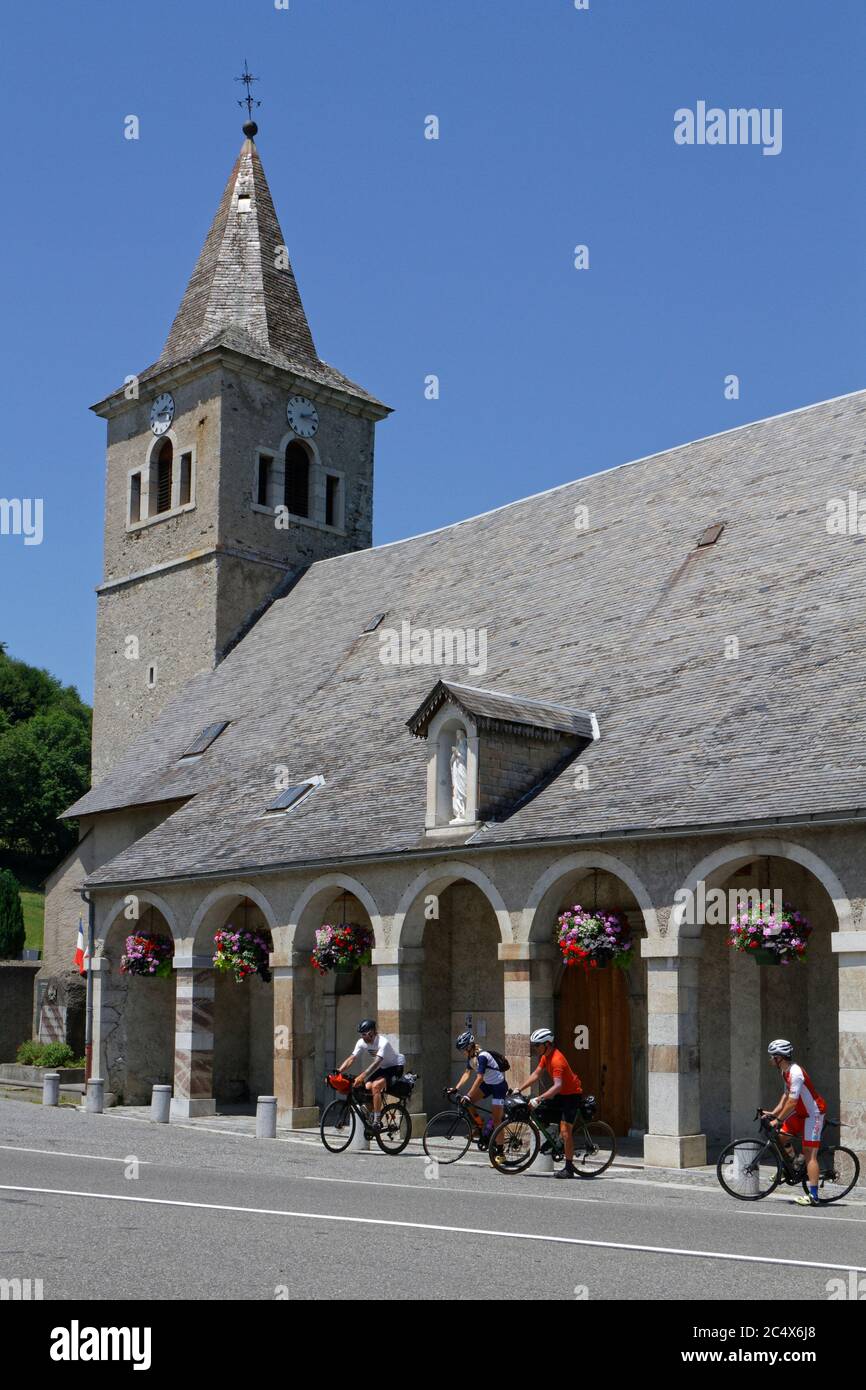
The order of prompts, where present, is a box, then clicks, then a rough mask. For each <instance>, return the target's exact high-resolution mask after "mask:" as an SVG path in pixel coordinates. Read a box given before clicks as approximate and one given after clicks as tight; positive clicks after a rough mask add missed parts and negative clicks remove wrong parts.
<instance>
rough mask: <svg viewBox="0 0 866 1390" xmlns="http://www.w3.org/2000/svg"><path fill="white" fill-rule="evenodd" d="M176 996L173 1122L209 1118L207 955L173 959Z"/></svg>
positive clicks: (210, 984)
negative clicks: (191, 1118) (194, 1117)
mask: <svg viewBox="0 0 866 1390" xmlns="http://www.w3.org/2000/svg"><path fill="white" fill-rule="evenodd" d="M174 968H175V970H176V971H177V976H176V980H177V995H176V1003H175V1024H174V1094H173V1096H172V1101H171V1114H172V1116H173V1118H175V1119H188V1118H190V1117H191V1116H194V1115H213V1114H214V1113H215V1111H216V1102H215V1101H214V1097H213V1012H214V983H215V982H214V972H213V960H212V958H211V957H210V956H204V955H202V956H175V958H174Z"/></svg>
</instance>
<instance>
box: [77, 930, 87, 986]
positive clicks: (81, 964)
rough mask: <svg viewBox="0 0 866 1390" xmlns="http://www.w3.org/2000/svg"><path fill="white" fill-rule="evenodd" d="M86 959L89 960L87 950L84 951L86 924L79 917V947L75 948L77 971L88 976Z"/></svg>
mask: <svg viewBox="0 0 866 1390" xmlns="http://www.w3.org/2000/svg"><path fill="white" fill-rule="evenodd" d="M86 959H87V953H86V951H85V949H84V923H83V922H82V920H81V918H80V917H79V919H78V942H77V945H76V947H75V965H76V968H77V970H78V973H79V975H86V974H87V968H86V966H85V961H86Z"/></svg>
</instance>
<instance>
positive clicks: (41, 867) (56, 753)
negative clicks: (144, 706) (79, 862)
mask: <svg viewBox="0 0 866 1390" xmlns="http://www.w3.org/2000/svg"><path fill="white" fill-rule="evenodd" d="M2 645H3V644H2V643H0V647H2ZM89 765H90V709H89V708H88V706H87V705H85V704H84V702H83V701H82V699H81V698H80V696H79V694H78V692H77V690H75V689H74V687H72V686H64V685H61V683H60V681H58V680H56V679H55V677H54V676H51V675H49V673H48V672H47V671H41V670H38V669H37V668H36V667H35V666H28V665H27V663H26V662H23V661H15V660H13V659H12V658H11V657H10V656H8V655H7V654H6V653H5V652H3V651H0V862H2V857H3V856H5V858H6V862H7V863H10V862H11V863H12V864H13V865H14V866H15V867H16V868H17V869H18V871H19V872H20V873H22V874H23V876H24V878H25V880H26V881H27V882H30V881H37V880H38V879H39V878H41V877H43V876H44V874H45V872H47V870H48V869H49V868H50V867H51V865H52V864H53V863H56V862H57V861H58V860H59V859H61V858H62V857H63V855H64V854H65V853H66V852H67V851H68V850H69V849H71V847H72V846H73V845H74V843H75V841H76V838H77V832H76V828H75V824H74V822H73V823H70V822H68V821H60V820H58V817H59V816H60V815H61V814H62V812H63V811H65V810H66V808H67V807H68V806H70V805H71V804H72V803H73V802H74V801H77V800H78V798H79V797H81V796H83V794H84V792H85V791H86V790H87V788H88V787H89V785H90V766H89Z"/></svg>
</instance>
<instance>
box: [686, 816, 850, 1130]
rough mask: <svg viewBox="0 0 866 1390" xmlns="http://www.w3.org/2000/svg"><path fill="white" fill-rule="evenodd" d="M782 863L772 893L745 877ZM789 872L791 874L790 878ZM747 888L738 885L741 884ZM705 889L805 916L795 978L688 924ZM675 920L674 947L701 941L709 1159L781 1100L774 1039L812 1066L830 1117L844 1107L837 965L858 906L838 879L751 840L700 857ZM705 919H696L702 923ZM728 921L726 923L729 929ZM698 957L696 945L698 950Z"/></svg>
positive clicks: (815, 860) (718, 930)
mask: <svg viewBox="0 0 866 1390" xmlns="http://www.w3.org/2000/svg"><path fill="white" fill-rule="evenodd" d="M764 859H769V860H773V861H776V863H775V867H774V868H773V869H772V871H771V872H772V879H771V882H770V883H766V882H765V881H764V876H763V875H762V874H760V873H759V874H758V876H757V882H756V883H754V884H751V883H750V882H749V880H750V879H751V877H752V875H746V874H745V873H744V872H742V871H744V870H745V869H746V868H747V866H748V865H750V864H752V863H754V862H755V861H758V862H760V861H762V860H764ZM786 866H787V872H786ZM740 879H741V880H742V882H741V883H737V880H740ZM699 884H704V885H705V888H706V889H713V888H722V887H725V886H727V888H728V889H731V888H732V887H749V886H754V887H760V888H766V887H773V888H778V889H781V890H782V891H783V892H784V896H785V899H786V900H788V899H789V897H790V900H791V901H792V902H794V903H795V905H797V906H799V907H800V908H801V909H802V910H804V912H805V915H806V916H807V917H808V918H809V920H810V922H811V924H812V927H813V935H812V937H811V939H810V943H809V948H808V953H807V958H806V960H805V962H804V963H803V964H801V965H797V966H796V967H793V968H790V969H779V968H775V969H774V968H772V967H765V966H759V965H757V964H756V963H755V961H754V960H749V959H748V958H747V957H746V956H744V955H742V954H741V953H739V952H736V951H731V950H729V949H728V948H727V944H726V943H727V930H726V928H724V927H720V926H718V925H715V924H712V925H711V924H710V923H706V924H705V923H702V922H701V921H699V920H696V921H694V922H689V921H687V920H686V917H687V916H688V915H689V914H688V911H687V908H688V899H686V898H685V894H686V893H687V892H688V893H689V894H697V891H698V885H699ZM677 897H678V899H679V901H676V903H675V906H674V909H673V912H672V914H671V937H672V943H671V944H672V946H673V947H674V948H675V947H676V942H677V941H680V942H681V943H683V945H684V946H685V945H686V944H687V943H690V942H693V941H694V940H695V939H698V940H699V941H700V946H699V947H698V948H697V949H698V950H700V957H699V960H698V968H697V980H696V983H697V998H696V1007H697V1020H696V1021H697V1025H698V1033H697V1041H698V1046H699V1055H700V1129H701V1130H702V1131H703V1132H704V1133H706V1135H707V1140H708V1143H709V1146H710V1151H711V1152H712V1151H714V1150H715V1149H716V1148H717V1147H718V1146H719V1145H721V1144H722V1143H725V1142H727V1140H728V1139H730V1138H731V1137H732V1136H734V1135H735V1134H739V1133H742V1132H744V1131H746V1130H747V1129H748V1128H749V1126H750V1124H751V1120H752V1116H753V1115H754V1112H755V1108H756V1107H757V1106H759V1105H760V1106H764V1107H768V1106H771V1105H773V1104H775V1102H776V1101H777V1100H778V1089H779V1088H778V1080H777V1078H776V1077H775V1076H774V1075H773V1073H772V1072H771V1071H770V1069H769V1068H768V1067H767V1058H766V1047H767V1043H768V1041H769V1039H770V1038H771V1037H777V1036H785V1037H791V1038H793V1039H794V1040H795V1043H796V1045H797V1047H798V1049H801V1050H802V1053H803V1055H804V1056H807V1057H808V1059H809V1065H810V1067H811V1068H812V1070H813V1072H814V1074H815V1075H816V1076H817V1077H820V1078H821V1086H822V1089H823V1091H824V1094H825V1096H826V1098H827V1101H828V1104H829V1105H830V1107H831V1109H833V1110H835V1109H836V1108H837V1106H838V1103H839V1101H838V1076H839V1039H838V1029H837V1027H836V1018H837V1010H838V988H839V977H838V965H837V959H836V958H835V957H834V955H833V952H832V940H831V938H832V936H833V934H834V933H835V932H838V931H846V930H847V931H850V930H852V928H853V913H852V908H851V903H850V901H849V899H848V896H847V893H846V891H845V888H844V886H843V885H842V883H841V881H840V879H839V878H838V876H837V874H836V873H835V872H834V870H833V869H832V868H831V867H830V865H829V864H827V862H826V861H825V860H824V859H823V858H822V857H821V856H820V855H819V854H817V853H815V851H814V850H811V849H808V848H806V847H805V846H804V845H800V844H797V843H796V842H795V841H791V840H785V839H781V838H775V837H774V838H766V839H762V838H757V837H756V838H754V839H744V840H738V841H735V842H733V843H732V844H728V845H723V846H722V847H720V848H719V849H716V850H713V851H711V852H710V853H709V854H706V855H704V856H703V858H702V859H700V860H699V861H698V862H697V863H696V864H695V865H694V866H693V867H692V869H691V871H690V872H689V874H688V875H687V877H686V878H685V879H684V880H683V882H682V885H681V887H680V889H679V891H678V895H677ZM700 915H701V914H700V913H698V912H696V913H695V914H694V916H695V917H696V918H698V917H699V916H700ZM727 917H728V914H727V912H724V913H723V914H722V920H723V921H725V922H726V921H727ZM691 949H692V950H694V949H695V947H694V945H692V946H691Z"/></svg>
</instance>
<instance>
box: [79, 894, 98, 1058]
mask: <svg viewBox="0 0 866 1390" xmlns="http://www.w3.org/2000/svg"><path fill="white" fill-rule="evenodd" d="M78 892H79V894H80V895H81V898H82V899H83V901H84V902H86V903H87V974H86V976H85V989H86V994H85V1004H84V1081H85V1085H86V1083H87V1082H88V1081H89V1080H90V1077H91V1074H92V1071H93V970H92V964H93V947H94V916H95V907H94V902H93V898H92V897H91V896H90V894H89V893H88V892H87V890H86V889H85V888H79V890H78Z"/></svg>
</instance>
